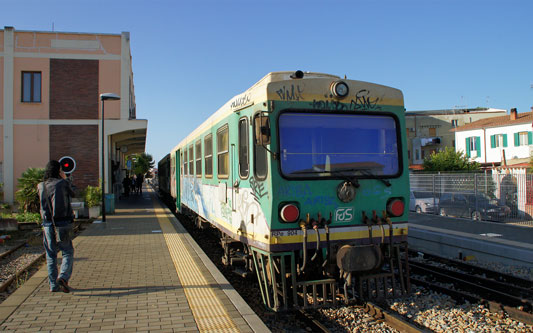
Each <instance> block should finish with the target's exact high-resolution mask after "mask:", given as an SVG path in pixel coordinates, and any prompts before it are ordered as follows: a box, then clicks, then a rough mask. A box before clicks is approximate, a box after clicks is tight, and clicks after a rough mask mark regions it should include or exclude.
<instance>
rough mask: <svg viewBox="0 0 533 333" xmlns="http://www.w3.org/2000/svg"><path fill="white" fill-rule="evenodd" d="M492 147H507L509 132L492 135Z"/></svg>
mask: <svg viewBox="0 0 533 333" xmlns="http://www.w3.org/2000/svg"><path fill="white" fill-rule="evenodd" d="M490 147H491V148H499V147H504V148H505V147H507V134H495V135H491V136H490Z"/></svg>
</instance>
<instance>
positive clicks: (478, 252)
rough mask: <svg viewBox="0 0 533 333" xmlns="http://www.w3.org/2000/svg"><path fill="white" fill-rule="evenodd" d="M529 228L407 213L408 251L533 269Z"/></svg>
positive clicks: (530, 230) (532, 228)
mask: <svg viewBox="0 0 533 333" xmlns="http://www.w3.org/2000/svg"><path fill="white" fill-rule="evenodd" d="M532 240H533V227H531V226H517V225H512V224H505V223H498V222H485V221H472V220H468V219H461V218H453V217H443V216H439V215H431V214H417V213H409V248H411V249H414V250H419V251H423V252H429V253H432V254H436V255H442V256H448V257H454V258H460V257H463V258H464V257H467V256H473V257H475V258H477V259H479V260H482V261H486V262H500V263H503V264H508V265H516V266H524V267H531V268H533V241H532Z"/></svg>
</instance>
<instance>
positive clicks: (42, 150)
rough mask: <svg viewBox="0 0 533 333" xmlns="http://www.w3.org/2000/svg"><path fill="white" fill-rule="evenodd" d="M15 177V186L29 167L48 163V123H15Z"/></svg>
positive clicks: (41, 166)
mask: <svg viewBox="0 0 533 333" xmlns="http://www.w3.org/2000/svg"><path fill="white" fill-rule="evenodd" d="M13 138H14V141H15V149H14V152H13V177H14V180H15V188H17V187H18V178H20V176H21V175H22V173H23V172H24V171H26V170H27V169H28V168H30V167H31V168H44V166H45V165H46V163H48V160H49V155H50V150H49V148H48V141H49V134H48V125H14V126H13Z"/></svg>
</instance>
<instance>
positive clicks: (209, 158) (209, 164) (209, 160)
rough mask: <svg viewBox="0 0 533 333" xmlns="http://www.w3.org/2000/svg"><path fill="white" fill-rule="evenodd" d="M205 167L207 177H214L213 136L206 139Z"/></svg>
mask: <svg viewBox="0 0 533 333" xmlns="http://www.w3.org/2000/svg"><path fill="white" fill-rule="evenodd" d="M204 154H205V157H204V167H205V177H206V178H212V177H213V135H212V134H209V135H207V136H206V137H205V138H204Z"/></svg>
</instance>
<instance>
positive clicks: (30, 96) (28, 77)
mask: <svg viewBox="0 0 533 333" xmlns="http://www.w3.org/2000/svg"><path fill="white" fill-rule="evenodd" d="M22 102H24V103H40V102H41V72H22Z"/></svg>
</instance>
